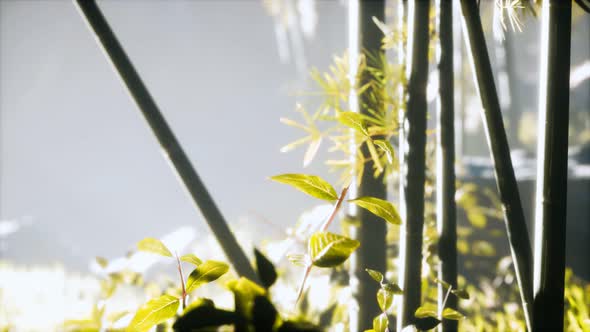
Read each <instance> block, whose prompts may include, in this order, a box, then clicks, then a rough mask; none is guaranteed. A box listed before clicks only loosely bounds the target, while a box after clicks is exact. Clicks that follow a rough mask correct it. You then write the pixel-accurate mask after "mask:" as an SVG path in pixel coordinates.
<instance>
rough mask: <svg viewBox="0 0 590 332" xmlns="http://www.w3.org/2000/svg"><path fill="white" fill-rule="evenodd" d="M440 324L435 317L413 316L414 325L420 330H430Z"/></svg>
mask: <svg viewBox="0 0 590 332" xmlns="http://www.w3.org/2000/svg"><path fill="white" fill-rule="evenodd" d="M438 324H440V320H439V319H438V318H436V317H424V318H414V326H415V327H416V328H417V329H418V330H420V331H428V330H432V329H433V328H435V327H436V326H438Z"/></svg>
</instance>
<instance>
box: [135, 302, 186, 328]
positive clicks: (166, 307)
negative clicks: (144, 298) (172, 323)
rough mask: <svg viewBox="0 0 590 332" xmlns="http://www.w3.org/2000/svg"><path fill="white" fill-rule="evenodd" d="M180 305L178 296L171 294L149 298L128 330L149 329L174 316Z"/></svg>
mask: <svg viewBox="0 0 590 332" xmlns="http://www.w3.org/2000/svg"><path fill="white" fill-rule="evenodd" d="M179 305H180V301H179V300H178V298H176V297H174V296H171V295H163V296H161V297H159V298H156V299H152V300H149V301H148V302H147V303H146V304H144V305H143V306H141V308H139V310H137V313H136V314H135V316H134V317H133V320H131V323H130V324H129V327H128V328H127V330H128V331H130V332H145V331H148V330H149V329H151V328H152V327H153V326H155V325H157V324H160V323H162V322H165V321H167V320H168V319H170V318H172V317H174V316H175V315H176V312H177V311H178V306H179Z"/></svg>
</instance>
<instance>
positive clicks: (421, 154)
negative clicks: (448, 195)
mask: <svg viewBox="0 0 590 332" xmlns="http://www.w3.org/2000/svg"><path fill="white" fill-rule="evenodd" d="M429 9H430V1H427V0H413V1H409V2H408V42H407V50H408V52H407V57H406V59H407V63H406V64H407V65H406V77H407V78H408V99H407V102H406V111H405V113H404V115H403V122H401V123H400V127H401V128H403V131H402V133H401V135H400V143H401V144H400V145H401V147H400V148H401V149H400V154H401V156H402V161H401V162H400V165H401V166H400V171H401V174H400V185H401V197H400V208H401V212H402V218H403V221H404V224H403V225H402V227H401V234H400V238H401V243H400V249H401V250H400V257H401V260H400V263H401V268H400V284H401V287H402V289H403V291H404V296H403V298H402V303H401V305H400V307H399V313H398V316H397V323H398V324H397V327H398V331H401V330H402V329H403V328H404V327H405V326H407V325H410V324H412V323H413V321H414V312H415V311H416V309H417V308H418V307H419V306H420V304H421V284H422V282H421V280H422V278H421V274H422V232H423V228H424V182H425V167H426V165H425V158H426V108H427V102H426V84H427V81H428V42H429V31H428V26H429V16H428V15H429Z"/></svg>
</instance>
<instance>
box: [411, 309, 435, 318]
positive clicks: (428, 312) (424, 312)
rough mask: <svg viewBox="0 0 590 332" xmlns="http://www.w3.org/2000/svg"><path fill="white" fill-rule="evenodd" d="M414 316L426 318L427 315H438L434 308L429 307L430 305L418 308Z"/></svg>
mask: <svg viewBox="0 0 590 332" xmlns="http://www.w3.org/2000/svg"><path fill="white" fill-rule="evenodd" d="M414 316H415V317H416V318H425V317H435V318H436V317H438V315H437V314H436V310H435V309H434V308H429V307H424V306H421V307H419V308H418V309H416V312H415V313H414Z"/></svg>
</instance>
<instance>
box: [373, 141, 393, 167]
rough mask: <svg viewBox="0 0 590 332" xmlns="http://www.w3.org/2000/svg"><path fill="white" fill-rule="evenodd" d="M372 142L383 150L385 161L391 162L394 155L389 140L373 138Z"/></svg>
mask: <svg viewBox="0 0 590 332" xmlns="http://www.w3.org/2000/svg"><path fill="white" fill-rule="evenodd" d="M373 143H374V144H375V145H377V146H378V147H379V148H381V150H383V151H384V152H385V155H386V156H387V161H388V162H389V163H390V164H392V163H393V157H394V156H395V150H394V149H393V146H392V145H391V143H389V141H385V140H380V139H376V140H374V141H373Z"/></svg>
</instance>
